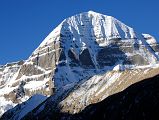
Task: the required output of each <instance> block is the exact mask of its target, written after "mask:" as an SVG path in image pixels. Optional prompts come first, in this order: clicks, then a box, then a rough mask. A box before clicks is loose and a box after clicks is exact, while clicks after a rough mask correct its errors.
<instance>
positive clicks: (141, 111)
mask: <svg viewBox="0 0 159 120" xmlns="http://www.w3.org/2000/svg"><path fill="white" fill-rule="evenodd" d="M29 119H30V117H28V116H26V117H25V120H29ZM31 119H32V118H31ZM34 119H35V118H34ZM47 119H53V120H60V119H62V120H158V119H159V75H157V76H155V77H153V78H149V79H146V80H143V81H141V82H138V83H135V84H133V85H131V86H130V87H128V88H127V89H125V90H124V91H122V92H120V93H117V94H114V95H112V96H109V97H108V98H106V99H104V100H103V101H102V102H99V103H96V104H92V105H89V106H87V107H86V108H85V109H84V110H83V111H82V112H80V113H78V114H75V115H72V114H68V113H52V114H50V113H48V116H47ZM38 120H39V119H38Z"/></svg>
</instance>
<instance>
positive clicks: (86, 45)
mask: <svg viewBox="0 0 159 120" xmlns="http://www.w3.org/2000/svg"><path fill="white" fill-rule="evenodd" d="M146 36H147V35H146ZM146 36H144V37H143V36H142V35H140V34H137V33H136V32H135V31H134V29H133V28H131V27H129V26H127V25H125V24H124V23H122V22H120V21H119V20H117V19H116V18H114V17H111V16H106V15H103V14H100V13H96V12H93V11H89V12H84V13H81V14H77V15H75V16H72V17H69V18H67V19H65V20H64V21H63V22H62V23H61V24H60V25H58V26H57V27H56V28H55V29H54V30H53V31H52V32H51V33H50V34H49V35H48V36H47V37H46V38H45V39H44V41H43V42H42V43H41V44H40V45H39V47H38V48H37V49H36V50H35V51H34V52H33V53H32V55H31V56H30V57H29V58H28V59H27V60H26V61H25V62H24V63H23V64H21V65H20V66H19V68H18V69H17V70H16V71H15V72H14V73H12V72H9V74H14V75H11V76H14V77H12V79H8V77H7V79H5V78H4V77H1V76H8V75H7V74H6V73H5V72H4V70H3V67H2V68H0V80H1V81H5V83H6V84H3V86H2V87H1V89H0V93H1V96H0V97H1V98H2V100H6V101H9V102H8V104H5V105H4V104H3V105H2V106H1V109H2V112H1V114H2V113H3V112H5V111H6V110H7V109H4V108H6V107H7V106H8V105H12V104H14V105H16V104H18V103H21V102H24V101H26V100H27V99H28V98H29V97H31V96H32V95H34V94H37V93H38V94H43V95H46V96H50V95H52V97H51V98H49V99H51V101H52V102H53V104H56V105H61V106H63V108H64V109H63V111H64V112H65V111H70V112H72V113H75V112H78V111H80V110H82V109H83V108H85V107H86V106H87V105H89V104H91V103H93V101H94V102H98V101H101V100H102V99H104V98H105V97H107V96H109V95H110V94H113V93H114V92H113V89H111V90H110V91H111V92H108V93H107V94H105V95H103V96H101V93H103V91H106V90H107V89H108V88H109V87H110V86H112V85H113V84H115V83H117V81H120V80H121V79H123V77H124V78H125V76H127V75H131V72H132V71H133V72H132V73H134V74H135V73H136V72H138V70H139V69H142V70H141V72H144V73H145V74H144V75H146V74H148V72H149V70H151V69H153V67H154V66H155V67H156V66H157V64H158V59H159V58H158V54H157V52H158V51H157V50H158V49H154V48H153V47H152V46H151V45H150V42H148V41H147V39H145V38H147V37H146ZM155 44H157V43H155ZM125 71H128V72H127V75H126V74H125V73H126V72H125ZM154 74H155V73H154ZM124 75H125V76H124ZM138 76H141V74H138ZM125 79H126V78H125ZM137 80H138V79H137ZM137 80H136V81H137ZM132 83H133V82H131V83H129V84H132ZM129 84H128V85H129ZM125 86H126V85H125ZM123 88H125V87H123ZM75 89H76V90H75ZM3 91H5V92H3ZM72 91H73V92H72ZM86 93H87V94H86ZM70 94H72V95H70ZM69 95H70V96H69ZM96 95H97V96H98V97H96ZM81 96H83V97H82V98H81V101H78V98H80V97H81ZM91 96H94V97H91ZM71 98H74V99H77V101H76V102H75V103H76V104H77V103H80V104H78V105H79V106H78V107H77V106H76V104H74V105H75V108H74V110H71V108H73V107H74V106H70V107H68V105H69V103H72V102H73V101H72V100H71ZM92 99H93V100H92ZM10 102H11V103H10ZM67 104H68V105H67ZM66 108H67V109H66ZM16 113H17V112H16Z"/></svg>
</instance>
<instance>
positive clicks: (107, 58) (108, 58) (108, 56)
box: [97, 44, 127, 68]
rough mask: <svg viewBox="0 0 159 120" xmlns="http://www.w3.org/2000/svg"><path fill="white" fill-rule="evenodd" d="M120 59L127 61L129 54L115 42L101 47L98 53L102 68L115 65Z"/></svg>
mask: <svg viewBox="0 0 159 120" xmlns="http://www.w3.org/2000/svg"><path fill="white" fill-rule="evenodd" d="M120 60H121V61H126V60H127V56H126V55H125V53H124V52H123V51H121V50H120V49H119V46H117V45H115V44H113V45H110V46H108V47H104V48H101V50H100V51H99V53H98V55H97V61H98V64H99V65H100V67H101V68H102V67H104V66H113V65H115V64H116V63H117V62H120Z"/></svg>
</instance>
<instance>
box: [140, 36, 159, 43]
mask: <svg viewBox="0 0 159 120" xmlns="http://www.w3.org/2000/svg"><path fill="white" fill-rule="evenodd" d="M142 35H143V37H144V38H145V39H146V42H147V43H148V44H157V43H158V42H157V41H156V39H155V38H154V37H153V36H151V35H150V34H142Z"/></svg>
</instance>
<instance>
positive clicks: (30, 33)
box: [0, 0, 159, 64]
mask: <svg viewBox="0 0 159 120" xmlns="http://www.w3.org/2000/svg"><path fill="white" fill-rule="evenodd" d="M89 10H93V11H96V12H100V13H103V14H106V15H111V16H114V17H115V18H117V19H119V20H121V21H122V22H124V23H125V24H127V25H128V26H131V27H133V28H134V29H135V30H136V31H137V32H139V33H150V34H152V35H154V36H155V37H156V38H157V39H158V40H159V37H158V34H159V13H158V12H159V0H0V64H5V63H7V62H12V61H18V60H21V59H27V58H28V57H29V56H30V55H31V53H32V52H33V50H34V49H35V48H36V47H38V45H39V44H40V43H41V42H42V40H43V39H44V38H45V37H46V36H47V35H48V34H49V33H50V32H51V31H52V30H53V29H54V28H55V27H56V26H57V25H58V24H59V23H60V22H61V21H62V20H63V19H65V18H67V17H69V16H72V15H74V14H77V13H80V12H85V11H89Z"/></svg>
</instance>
